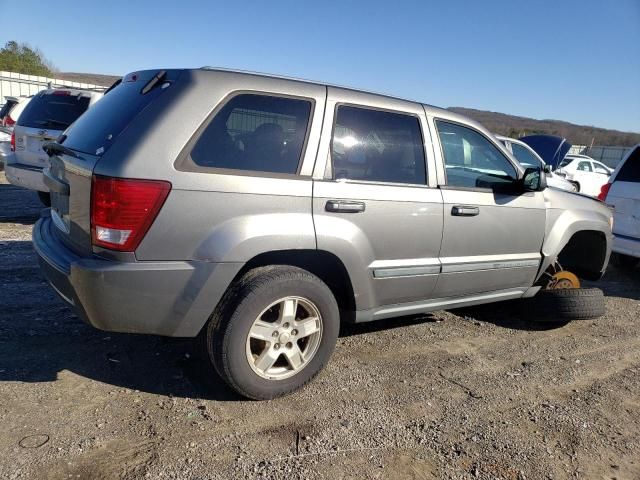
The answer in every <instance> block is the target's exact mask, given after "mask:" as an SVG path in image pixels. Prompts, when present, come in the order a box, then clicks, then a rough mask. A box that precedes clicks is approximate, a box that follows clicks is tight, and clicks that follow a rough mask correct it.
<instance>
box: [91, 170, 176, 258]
mask: <svg viewBox="0 0 640 480" xmlns="http://www.w3.org/2000/svg"><path fill="white" fill-rule="evenodd" d="M169 191H171V184H170V183H169V182H163V181H159V180H133V179H127V178H111V177H101V176H98V175H94V176H93V178H92V180H91V241H92V243H93V245H95V246H99V247H104V248H108V249H111V250H118V251H121V252H133V251H134V250H135V249H136V248H137V247H138V245H139V244H140V242H141V241H142V239H143V238H144V236H145V235H146V233H147V231H148V230H149V227H150V226H151V224H152V223H153V221H154V220H155V218H156V216H157V215H158V212H159V211H160V208H162V205H163V204H164V202H165V200H166V199H167V195H169Z"/></svg>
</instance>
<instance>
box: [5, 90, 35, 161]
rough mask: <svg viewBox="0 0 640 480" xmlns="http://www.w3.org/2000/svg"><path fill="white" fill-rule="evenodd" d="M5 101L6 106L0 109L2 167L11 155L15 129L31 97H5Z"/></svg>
mask: <svg viewBox="0 0 640 480" xmlns="http://www.w3.org/2000/svg"><path fill="white" fill-rule="evenodd" d="M5 100H6V102H5V104H4V105H3V106H2V108H0V166H1V165H2V164H3V163H4V161H5V159H6V157H8V156H9V155H11V134H12V133H13V127H14V125H15V124H16V122H17V121H18V118H20V114H21V113H22V111H23V110H24V107H26V106H27V104H28V103H29V100H31V97H5Z"/></svg>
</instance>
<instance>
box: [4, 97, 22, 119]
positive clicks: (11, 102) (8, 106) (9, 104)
mask: <svg viewBox="0 0 640 480" xmlns="http://www.w3.org/2000/svg"><path fill="white" fill-rule="evenodd" d="M16 103H18V102H16V101H15V100H7V103H5V104H4V105H3V106H2V108H0V120H1V119H2V118H4V117H5V116H6V115H7V113H9V112H10V111H11V109H12V108H13V106H14V105H15V104H16Z"/></svg>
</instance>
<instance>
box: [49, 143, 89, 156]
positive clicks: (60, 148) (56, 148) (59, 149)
mask: <svg viewBox="0 0 640 480" xmlns="http://www.w3.org/2000/svg"><path fill="white" fill-rule="evenodd" d="M42 150H44V151H45V152H46V153H47V155H49V156H50V157H51V156H52V155H53V154H55V153H63V154H65V155H69V156H70V157H74V158H80V155H78V154H77V153H76V152H74V151H73V150H71V149H70V148H67V147H65V146H64V145H60V144H59V143H57V142H47V143H45V144H44V145H42Z"/></svg>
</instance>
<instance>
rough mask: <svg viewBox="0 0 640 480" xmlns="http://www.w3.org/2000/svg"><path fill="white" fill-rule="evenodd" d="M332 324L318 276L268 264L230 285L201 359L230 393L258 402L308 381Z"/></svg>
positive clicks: (329, 345)
mask: <svg viewBox="0 0 640 480" xmlns="http://www.w3.org/2000/svg"><path fill="white" fill-rule="evenodd" d="M339 329H340V315H339V310H338V305H337V303H336V300H335V298H334V296H333V294H332V293H331V290H330V289H329V287H327V285H326V284H325V283H324V282H322V280H320V279H319V278H318V277H316V276H315V275H313V274H311V273H309V272H308V271H306V270H303V269H300V268H296V267H290V266H284V265H274V266H268V267H260V268H257V269H254V270H251V271H249V272H247V273H246V274H245V275H244V276H243V277H242V278H241V279H240V280H239V281H238V282H236V283H235V284H234V285H233V286H232V287H230V289H229V291H227V293H226V294H225V296H224V298H223V299H222V301H221V302H220V305H219V306H218V308H216V311H215V312H214V314H213V315H212V317H211V319H210V320H209V322H208V324H207V326H206V335H205V337H204V340H205V346H206V347H207V356H208V359H209V361H210V362H211V364H212V366H213V367H214V368H215V370H216V371H217V372H218V374H219V375H220V376H221V377H222V379H223V380H224V381H225V382H226V383H227V384H228V385H229V386H230V387H231V388H232V389H233V390H235V391H236V392H238V393H239V394H241V395H243V396H245V397H247V398H251V399H254V400H266V399H271V398H275V397H279V396H282V395H286V394H288V393H290V392H293V391H294V390H297V389H299V388H301V387H303V386H304V385H305V384H307V383H308V382H310V381H311V380H312V379H313V378H314V377H315V376H316V375H317V374H318V373H319V372H320V370H321V369H322V368H323V367H324V365H325V364H326V363H327V361H328V360H329V357H330V356H331V353H332V352H333V349H334V347H335V344H336V340H337V338H338V332H339Z"/></svg>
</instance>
